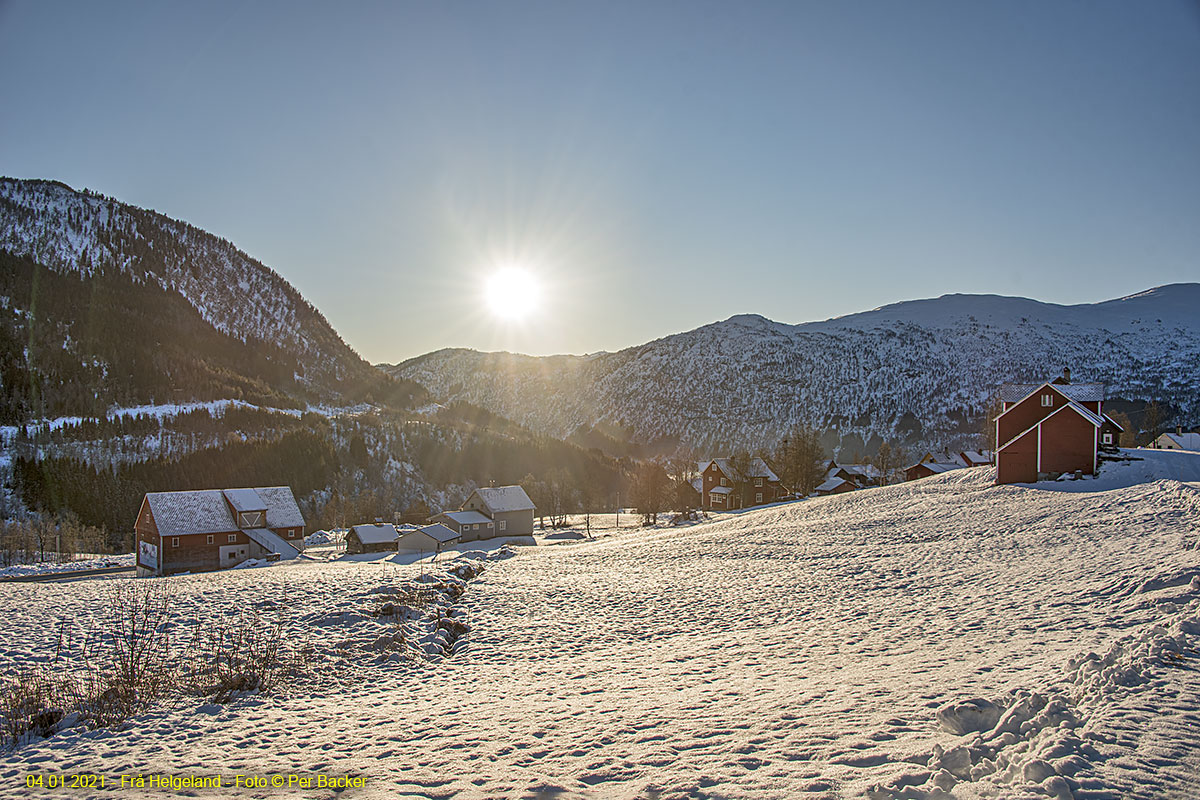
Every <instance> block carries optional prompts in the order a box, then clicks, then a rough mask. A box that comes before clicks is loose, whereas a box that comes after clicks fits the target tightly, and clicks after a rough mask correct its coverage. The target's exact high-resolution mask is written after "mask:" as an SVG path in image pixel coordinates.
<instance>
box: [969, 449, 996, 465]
mask: <svg viewBox="0 0 1200 800" xmlns="http://www.w3.org/2000/svg"><path fill="white" fill-rule="evenodd" d="M961 455H962V457H963V458H964V459H966V460H967V461H968V462H970V463H971V464H989V463H991V461H992V459H991V456H989V455H987V454H986V453H984V452H983V451H981V450H964V451H962V454H961Z"/></svg>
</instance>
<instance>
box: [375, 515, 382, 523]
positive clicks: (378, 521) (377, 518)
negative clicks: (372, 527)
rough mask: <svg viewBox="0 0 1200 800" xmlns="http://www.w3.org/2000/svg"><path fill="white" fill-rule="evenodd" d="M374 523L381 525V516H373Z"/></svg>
mask: <svg viewBox="0 0 1200 800" xmlns="http://www.w3.org/2000/svg"><path fill="white" fill-rule="evenodd" d="M375 524H376V525H382V524H383V517H376V518H375Z"/></svg>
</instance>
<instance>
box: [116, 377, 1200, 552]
mask: <svg viewBox="0 0 1200 800" xmlns="http://www.w3.org/2000/svg"><path fill="white" fill-rule="evenodd" d="M1104 391H1105V387H1104V385H1103V384H1098V383H1071V372H1070V370H1068V369H1064V370H1063V374H1062V376H1060V377H1058V378H1055V379H1054V380H1051V381H1045V382H1043V383H1038V384H1006V385H1004V386H1003V387H1001V392H1000V399H1001V403H1002V405H1001V411H1000V414H999V415H998V416H997V417H996V419H995V421H994V422H995V426H996V451H995V453H991V452H988V451H978V450H965V451H961V452H953V453H952V452H943V453H939V454H936V455H935V454H934V453H926V454H925V455H924V456H923V457H922V458H921V459H920V460H919V461H918V462H917V463H915V464H913V465H912V466H909V467H907V468H906V469H905V470H904V476H905V479H906V480H917V479H920V478H924V477H928V476H930V475H937V474H941V473H944V472H948V471H950V470H957V469H967V468H971V467H978V466H984V465H987V464H991V463H995V465H996V483H1001V484H1002V483H1032V482H1035V481H1038V480H1045V479H1054V478H1058V477H1060V476H1062V475H1074V476H1081V475H1094V474H1095V473H1096V470H1097V466H1098V464H1099V458H1100V453H1101V452H1102V451H1104V450H1110V449H1115V448H1116V445H1117V442H1118V441H1119V439H1120V434H1121V432H1122V429H1121V426H1120V425H1118V424H1117V423H1116V422H1115V421H1114V420H1113V419H1112V418H1111V417H1109V416H1108V415H1107V414H1105V413H1104ZM1151 447H1157V448H1162V449H1170V450H1196V451H1200V433H1184V432H1183V431H1182V429H1177V430H1176V432H1175V433H1164V434H1162V435H1161V436H1159V437H1158V438H1157V439H1155V441H1154V442H1153V443H1152V444H1151ZM698 473H699V474H698V476H697V477H696V478H695V480H693V481H692V486H693V487H694V488H695V490H696V492H697V494H698V495H699V503H698V505H699V507H700V508H702V509H705V510H711V511H733V510H737V509H741V508H748V507H750V506H758V505H764V504H767V503H774V502H776V501H778V500H782V499H785V498H786V497H789V496H790V492H789V490H788V488H787V487H785V486H784V485H783V482H782V481H781V480H780V478H779V476H778V475H777V474H776V473H775V472H774V470H772V469H771V467H770V465H769V464H767V462H766V461H764V460H763V459H761V458H758V457H755V458H751V459H748V460H746V461H739V460H737V459H731V458H713V459H709V460H707V461H702V462H700V463H699V464H698ZM882 477H883V476H882V475H881V473H880V471H879V469H878V468H877V467H875V466H873V465H871V464H839V463H837V462H836V461H829V462H828V463H827V464H826V465H825V480H824V481H823V482H822V483H821V484H820V485H818V486H817V487H816V491H815V493H816V494H818V495H829V494H841V493H843V492H850V491H855V490H857V489H865V488H868V487H871V486H878V485H879V484H880V483H881V479H882ZM534 511H535V507H534V504H533V501H532V500H530V499H529V495H528V494H526V493H525V490H524V489H523V488H521V487H520V486H491V487H484V488H480V489H476V490H475V491H474V492H472V493H471V496H470V497H468V498H467V500H466V502H465V503H463V505H462V507H461V508H460V509H458V510H457V511H443V512H441V513H439V514H436V515H434V516H433V517H431V518H430V519H429V520H428V523H429V524H426V525H392V524H387V523H384V522H382V521H381V520H376V522H375V523H374V524H367V525H355V526H354V527H353V528H351V529H350V531H349V533H348V534H347V537H346V549H347V552H349V553H370V552H409V553H440V552H441V551H442V549H443V548H445V547H447V546H449V545H451V544H456V543H461V542H470V541H475V540H478V539H491V538H494V537H499V536H527V535H530V534H532V533H533V517H534ZM135 533H136V539H137V572H138V575H168V574H174V573H180V572H199V571H207V570H213V569H222V568H228V567H234V566H237V565H238V564H241V563H243V562H245V561H247V560H249V559H264V560H268V561H271V560H279V559H290V558H295V557H297V556H298V555H299V554H300V552H301V551H302V550H303V548H304V544H303V542H304V517H303V515H301V513H300V507H299V506H298V505H297V504H296V498H295V497H294V496H293V494H292V490H291V489H290V488H289V487H287V486H273V487H261V488H253V489H208V490H204V491H192V492H151V493H149V494H147V495H146V496H145V498H144V499H143V500H142V505H141V508H140V509H139V511H138V516H137V522H136V524H135Z"/></svg>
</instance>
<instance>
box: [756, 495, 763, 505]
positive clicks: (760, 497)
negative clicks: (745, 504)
mask: <svg viewBox="0 0 1200 800" xmlns="http://www.w3.org/2000/svg"><path fill="white" fill-rule="evenodd" d="M761 502H762V492H755V493H754V504H755V505H758V504H759V503H761Z"/></svg>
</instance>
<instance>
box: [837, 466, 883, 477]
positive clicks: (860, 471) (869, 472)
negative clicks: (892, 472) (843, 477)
mask: <svg viewBox="0 0 1200 800" xmlns="http://www.w3.org/2000/svg"><path fill="white" fill-rule="evenodd" d="M838 466H839V467H841V468H842V469H844V470H846V472H849V473H850V474H851V475H861V476H863V477H864V478H878V477H880V476H881V475H882V474H883V473H882V472H880V471H879V467H877V466H875V465H874V464H839V465H838Z"/></svg>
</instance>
